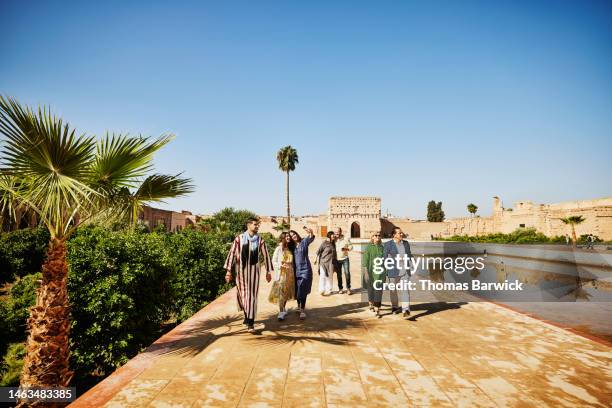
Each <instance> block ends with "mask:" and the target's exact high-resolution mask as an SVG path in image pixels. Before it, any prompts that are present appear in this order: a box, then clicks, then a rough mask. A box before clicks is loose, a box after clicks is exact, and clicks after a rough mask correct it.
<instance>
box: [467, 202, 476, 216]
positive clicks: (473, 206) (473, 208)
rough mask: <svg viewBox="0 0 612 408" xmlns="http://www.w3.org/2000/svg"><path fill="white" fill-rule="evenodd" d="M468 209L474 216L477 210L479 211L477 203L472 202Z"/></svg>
mask: <svg viewBox="0 0 612 408" xmlns="http://www.w3.org/2000/svg"><path fill="white" fill-rule="evenodd" d="M467 210H468V212H469V213H470V214H472V217H473V216H474V214H476V211H478V206H477V205H476V204H473V203H470V204H468V205H467Z"/></svg>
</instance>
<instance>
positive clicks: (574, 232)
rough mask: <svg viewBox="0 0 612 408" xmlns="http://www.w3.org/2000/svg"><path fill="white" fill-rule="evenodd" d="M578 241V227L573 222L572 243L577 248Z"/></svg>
mask: <svg viewBox="0 0 612 408" xmlns="http://www.w3.org/2000/svg"><path fill="white" fill-rule="evenodd" d="M577 242H578V240H577V239H576V227H575V226H574V224H572V244H573V245H574V248H576V244H577Z"/></svg>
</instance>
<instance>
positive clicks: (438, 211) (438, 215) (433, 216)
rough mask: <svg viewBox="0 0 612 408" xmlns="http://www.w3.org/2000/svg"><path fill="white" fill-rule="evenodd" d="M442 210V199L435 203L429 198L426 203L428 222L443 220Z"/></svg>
mask: <svg viewBox="0 0 612 408" xmlns="http://www.w3.org/2000/svg"><path fill="white" fill-rule="evenodd" d="M444 217H445V215H444V211H442V201H438V202H437V203H436V202H435V201H433V200H431V201H430V202H429V203H427V221H429V222H442V221H444Z"/></svg>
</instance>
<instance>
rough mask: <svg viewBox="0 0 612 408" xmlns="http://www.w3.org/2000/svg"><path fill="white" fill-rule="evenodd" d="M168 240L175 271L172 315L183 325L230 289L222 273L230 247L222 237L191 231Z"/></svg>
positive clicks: (187, 230)
mask: <svg viewBox="0 0 612 408" xmlns="http://www.w3.org/2000/svg"><path fill="white" fill-rule="evenodd" d="M168 238H169V241H170V245H169V248H170V249H171V257H172V260H173V266H174V268H175V273H174V280H173V284H172V286H173V289H174V293H175V302H174V309H173V311H174V313H175V316H176V318H177V320H178V321H183V320H185V319H187V318H189V317H190V316H191V315H193V314H194V313H195V312H197V311H198V310H200V309H201V308H202V307H203V306H204V305H206V304H207V303H208V302H210V301H212V300H214V299H215V298H216V297H217V296H219V294H221V293H223V292H225V291H226V290H227V289H228V288H229V287H230V286H229V285H228V284H226V283H225V274H223V273H222V271H223V263H224V262H225V257H226V255H227V250H228V245H229V243H228V242H227V240H226V239H225V237H224V236H219V235H215V234H206V233H203V232H201V231H198V230H195V229H192V228H187V229H184V230H183V231H181V232H180V233H176V234H170V235H169V237H168Z"/></svg>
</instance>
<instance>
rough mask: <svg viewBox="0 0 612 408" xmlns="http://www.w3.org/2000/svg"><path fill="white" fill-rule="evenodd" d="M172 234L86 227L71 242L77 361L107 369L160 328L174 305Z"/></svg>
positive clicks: (82, 368)
mask: <svg viewBox="0 0 612 408" xmlns="http://www.w3.org/2000/svg"><path fill="white" fill-rule="evenodd" d="M169 253H170V251H168V246H167V236H166V235H165V234H157V233H150V234H147V233H143V232H140V231H117V232H113V231H111V230H108V229H104V228H101V227H91V228H83V229H81V230H79V232H78V233H77V234H76V235H75V236H74V238H73V239H72V240H70V241H69V243H68V262H69V264H70V274H69V279H68V292H69V299H70V302H71V313H72V319H73V321H72V327H71V347H72V348H71V351H72V353H71V364H72V367H73V368H75V369H76V371H77V375H79V374H81V375H82V374H90V373H97V374H103V373H108V372H109V371H112V370H114V369H115V368H116V367H118V366H119V365H121V364H123V363H125V362H126V361H127V360H128V359H129V358H130V357H132V356H134V355H135V354H136V353H137V352H138V351H139V350H141V349H142V348H143V347H145V346H147V345H149V344H150V343H151V341H152V340H154V339H155V338H157V337H158V336H159V334H160V327H161V326H162V323H163V322H164V321H166V320H167V319H168V318H169V317H170V313H171V309H172V306H173V298H174V296H173V292H172V287H171V281H172V278H173V273H174V268H173V265H172V262H173V260H172V259H171V258H170V256H169Z"/></svg>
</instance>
